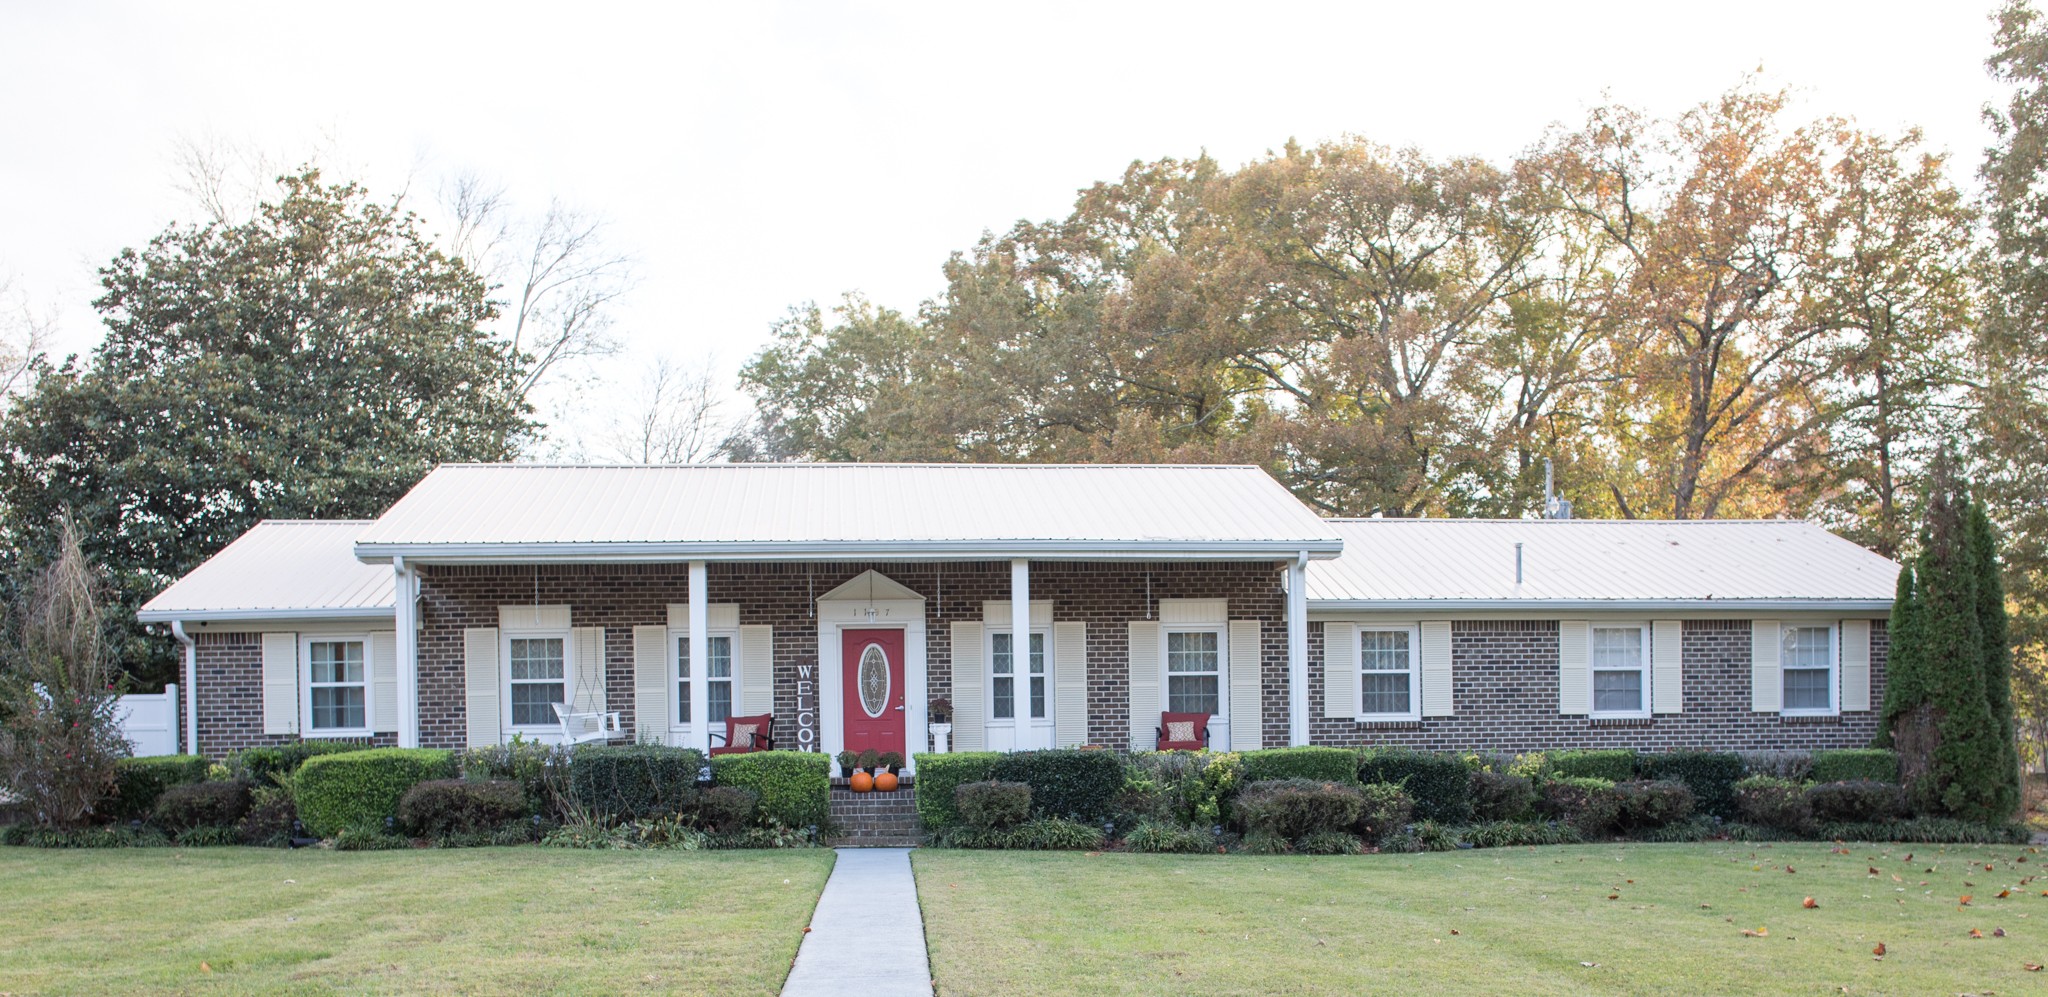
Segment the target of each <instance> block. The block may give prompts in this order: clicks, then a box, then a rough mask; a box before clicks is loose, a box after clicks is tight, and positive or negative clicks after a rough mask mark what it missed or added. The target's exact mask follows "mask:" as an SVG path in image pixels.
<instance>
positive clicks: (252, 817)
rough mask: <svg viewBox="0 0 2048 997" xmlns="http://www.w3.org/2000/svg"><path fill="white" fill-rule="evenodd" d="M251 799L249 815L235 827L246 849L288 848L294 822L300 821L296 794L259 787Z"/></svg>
mask: <svg viewBox="0 0 2048 997" xmlns="http://www.w3.org/2000/svg"><path fill="white" fill-rule="evenodd" d="M249 798H250V804H249V813H248V814H247V815H246V816H244V817H243V818H242V822H241V824H239V825H237V826H236V827H235V836H236V837H237V838H238V839H240V840H241V842H242V844H245V845H264V846H270V847H276V846H281V845H284V844H286V843H287V842H288V840H289V839H290V838H291V836H292V824H293V822H295V821H297V820H298V819H299V808H298V805H297V804H295V803H293V802H292V794H291V793H290V792H289V791H287V790H286V789H285V788H284V787H282V786H257V787H255V788H253V789H251V790H250V791H249Z"/></svg>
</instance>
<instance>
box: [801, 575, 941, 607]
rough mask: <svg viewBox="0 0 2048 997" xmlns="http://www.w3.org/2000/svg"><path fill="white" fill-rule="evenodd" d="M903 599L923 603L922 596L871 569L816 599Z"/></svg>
mask: <svg viewBox="0 0 2048 997" xmlns="http://www.w3.org/2000/svg"><path fill="white" fill-rule="evenodd" d="M903 599H908V600H912V601H915V602H923V601H924V596H922V595H919V594H918V593H917V592H916V591H915V590H913V589H911V588H910V587H908V586H906V585H904V584H903V583H902V582H899V581H897V580H896V579H894V578H891V577H889V576H888V575H885V574H882V573H881V572H879V571H876V570H874V569H873V568H869V569H868V570H866V571H863V572H861V573H860V574H857V575H855V576H853V577H852V578H849V579H847V580H846V581H845V582H844V583H843V584H841V585H840V586H839V587H837V588H834V589H833V590H832V591H830V592H827V593H825V594H824V595H821V596H819V597H818V601H819V602H889V601H896V600H903Z"/></svg>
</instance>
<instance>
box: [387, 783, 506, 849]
mask: <svg viewBox="0 0 2048 997" xmlns="http://www.w3.org/2000/svg"><path fill="white" fill-rule="evenodd" d="M525 815H526V791H525V790H524V789H521V788H520V787H519V784H518V783H516V782H513V781H512V780H510V779H491V780H485V781H469V780H464V779H430V780H428V781H426V782H423V783H420V784H418V785H416V786H414V787H412V788H411V789H408V790H406V791H405V795H404V796H402V797H400V798H399V800H398V825H399V826H400V827H402V828H404V829H405V830H406V831H408V832H410V833H412V834H417V835H419V836H421V837H426V838H439V837H442V836H445V835H450V834H479V833H486V832H490V831H495V830H497V829H498V828H500V827H503V826H505V825H506V824H508V823H511V822H512V821H515V820H518V819H519V818H521V817H523V816H525Z"/></svg>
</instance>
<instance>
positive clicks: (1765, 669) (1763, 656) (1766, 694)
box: [1749, 620, 1785, 713]
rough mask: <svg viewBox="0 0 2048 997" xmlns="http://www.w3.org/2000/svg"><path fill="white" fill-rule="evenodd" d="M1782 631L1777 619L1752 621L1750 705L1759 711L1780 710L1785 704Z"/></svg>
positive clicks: (1750, 633) (1750, 636)
mask: <svg viewBox="0 0 2048 997" xmlns="http://www.w3.org/2000/svg"><path fill="white" fill-rule="evenodd" d="M1778 633H1779V629H1778V621H1777V620H1751V621H1749V708H1750V710H1751V711H1753V712H1756V713H1776V712H1778V711H1779V710H1781V709H1783V708H1784V703H1785V686H1784V683H1783V680H1782V679H1781V678H1780V677H1779V673H1778V661H1779V657H1778V656H1779V649H1778Z"/></svg>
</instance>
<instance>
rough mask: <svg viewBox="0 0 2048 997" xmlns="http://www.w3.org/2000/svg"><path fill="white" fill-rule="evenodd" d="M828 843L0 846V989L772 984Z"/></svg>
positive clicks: (805, 916) (600, 988)
mask: <svg viewBox="0 0 2048 997" xmlns="http://www.w3.org/2000/svg"><path fill="white" fill-rule="evenodd" d="M831 868H832V853H831V852H828V851H823V850H805V851H744V852H709V853H704V852H698V853H685V852H572V851H564V850H560V849H552V848H531V847H529V848H516V849H515V848H477V849H459V850H446V851H438V850H437V851H403V852H353V853H350V852H328V851H320V850H306V851H298V852H287V851H280V850H274V849H251V848H207V849H132V850H106V851H75V852H70V851H44V850H40V849H31V848H0V994H25V993H38V994H40V993H57V994H66V993H76V994H88V993H89V994H105V993H124V994H125V993H194V994H273V993H333V992H342V993H396V992H406V993H427V992H432V993H533V992H567V993H592V994H615V993H635V992H659V993H715V994H773V993H775V992H776V991H778V990H780V989H781V987H782V980H783V977H784V976H786V975H787V974H788V972H789V964H790V960H791V959H792V958H794V957H795V955H796V949H797V943H798V942H799V941H800V940H801V939H802V937H803V928H804V925H805V924H807V923H809V921H810V917H811V910H812V908H813V907H815V906H816V904H817V900H818V893H819V891H820V890H822V889H823V888H824V885H825V877H826V875H827V874H828V873H830V871H831Z"/></svg>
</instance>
